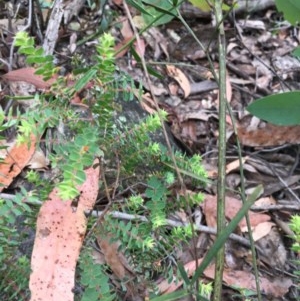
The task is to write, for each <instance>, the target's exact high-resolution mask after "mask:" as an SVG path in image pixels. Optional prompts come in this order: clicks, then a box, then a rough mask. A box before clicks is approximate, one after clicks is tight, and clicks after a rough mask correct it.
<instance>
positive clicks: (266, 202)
mask: <svg viewBox="0 0 300 301" xmlns="http://www.w3.org/2000/svg"><path fill="white" fill-rule="evenodd" d="M253 205H254V206H257V207H260V206H270V205H276V201H275V199H274V198H273V197H272V196H268V197H263V198H260V199H258V200H257V201H256V202H255V203H254V204H253Z"/></svg>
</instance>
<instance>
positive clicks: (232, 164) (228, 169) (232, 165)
mask: <svg viewBox="0 0 300 301" xmlns="http://www.w3.org/2000/svg"><path fill="white" fill-rule="evenodd" d="M248 158H249V157H248V156H246V157H244V158H242V163H243V164H244V163H245V162H246V160H247V159H248ZM239 167H240V160H239V159H237V160H234V161H232V162H230V163H229V164H227V165H226V174H229V173H230V172H232V171H233V170H237V169H238V168H239Z"/></svg>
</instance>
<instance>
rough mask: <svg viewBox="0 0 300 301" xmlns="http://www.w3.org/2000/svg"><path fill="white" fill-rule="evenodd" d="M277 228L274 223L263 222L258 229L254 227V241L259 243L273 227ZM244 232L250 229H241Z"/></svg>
mask: <svg viewBox="0 0 300 301" xmlns="http://www.w3.org/2000/svg"><path fill="white" fill-rule="evenodd" d="M274 226H276V224H274V223H272V222H263V223H260V224H258V225H257V226H256V227H254V228H253V229H252V236H253V240H254V241H257V240H259V239H261V238H263V237H265V236H266V235H268V234H269V233H270V231H271V229H272V227H274ZM241 231H242V232H248V228H247V227H243V228H241Z"/></svg>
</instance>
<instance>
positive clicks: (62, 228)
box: [29, 162, 99, 301]
mask: <svg viewBox="0 0 300 301" xmlns="http://www.w3.org/2000/svg"><path fill="white" fill-rule="evenodd" d="M95 163H96V162H95ZM85 173H86V181H85V182H84V183H83V184H82V185H81V186H80V187H78V189H79V190H80V192H81V194H80V197H79V201H78V206H77V208H75V209H74V208H73V207H72V206H71V204H72V200H68V201H62V200H61V199H60V198H59V196H58V190H57V189H54V190H53V191H52V192H51V193H50V195H49V198H48V200H47V201H46V202H45V203H44V204H43V205H42V207H41V209H40V212H39V215H38V219H37V229H36V238H35V242H34V248H33V253H32V258H31V270H32V273H31V275H30V284H29V287H30V291H31V299H30V301H38V300H47V301H57V300H64V301H71V300H73V298H74V295H73V292H72V289H73V288H74V280H75V267H76V263H77V260H78V256H79V252H80V248H81V245H82V242H83V239H84V235H85V231H86V225H87V219H86V216H85V213H84V212H85V211H86V210H91V209H92V208H93V206H94V204H95V201H96V198H97V195H98V189H99V166H98V167H97V168H93V167H90V168H89V169H87V170H86V171H85Z"/></svg>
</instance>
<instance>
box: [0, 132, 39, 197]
mask: <svg viewBox="0 0 300 301" xmlns="http://www.w3.org/2000/svg"><path fill="white" fill-rule="evenodd" d="M36 142H37V139H36V137H35V136H34V135H31V136H30V142H29V143H21V144H19V145H18V144H17V142H15V143H14V145H13V146H12V147H11V149H10V150H8V152H7V154H6V157H5V159H4V161H3V162H1V163H0V183H1V186H0V191H2V190H3V189H4V188H7V187H8V186H9V185H10V184H11V183H12V181H13V180H14V178H15V177H16V176H17V175H18V174H19V173H20V172H21V171H22V170H23V168H24V167H25V166H26V165H27V164H28V163H29V161H30V160H31V158H32V156H33V154H34V152H35V147H36Z"/></svg>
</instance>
